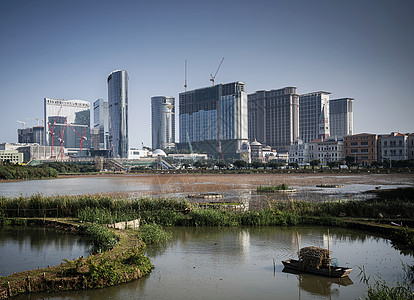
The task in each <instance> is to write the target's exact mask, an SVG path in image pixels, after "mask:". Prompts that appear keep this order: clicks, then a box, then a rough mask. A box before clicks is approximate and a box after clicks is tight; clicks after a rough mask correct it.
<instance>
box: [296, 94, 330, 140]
mask: <svg viewBox="0 0 414 300" xmlns="http://www.w3.org/2000/svg"><path fill="white" fill-rule="evenodd" d="M329 94H330V93H328V92H314V93H309V94H304V95H300V96H299V103H300V105H299V136H300V139H302V140H303V142H304V143H309V142H311V141H313V140H316V139H326V138H327V137H328V136H329Z"/></svg>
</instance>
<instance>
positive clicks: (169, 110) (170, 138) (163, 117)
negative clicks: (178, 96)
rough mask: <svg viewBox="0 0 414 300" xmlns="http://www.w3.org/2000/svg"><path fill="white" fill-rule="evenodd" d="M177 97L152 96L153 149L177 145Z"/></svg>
mask: <svg viewBox="0 0 414 300" xmlns="http://www.w3.org/2000/svg"><path fill="white" fill-rule="evenodd" d="M174 103H175V99H174V97H164V96H157V97H152V98H151V131H152V148H153V149H158V148H159V149H171V148H174V147H175V144H174V143H175V105H174Z"/></svg>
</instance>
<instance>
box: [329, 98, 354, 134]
mask: <svg viewBox="0 0 414 300" xmlns="http://www.w3.org/2000/svg"><path fill="white" fill-rule="evenodd" d="M353 103H354V99H352V98H341V99H333V100H329V126H330V128H329V130H330V135H331V137H344V136H347V135H352V134H354V118H353V117H354V113H353Z"/></svg>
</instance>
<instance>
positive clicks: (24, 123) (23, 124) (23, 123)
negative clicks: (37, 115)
mask: <svg viewBox="0 0 414 300" xmlns="http://www.w3.org/2000/svg"><path fill="white" fill-rule="evenodd" d="M17 122H18V123H20V124H22V126H23V128H25V126H26V122H23V121H19V120H17Z"/></svg>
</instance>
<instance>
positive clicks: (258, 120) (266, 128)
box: [248, 87, 299, 151]
mask: <svg viewBox="0 0 414 300" xmlns="http://www.w3.org/2000/svg"><path fill="white" fill-rule="evenodd" d="M248 107H249V109H248V111H249V122H248V124H249V140H250V141H254V140H259V141H261V142H262V143H264V144H266V145H269V146H271V147H272V148H274V149H276V150H277V151H288V150H289V148H290V146H291V145H292V144H293V143H294V141H295V140H296V139H297V138H298V137H299V95H298V94H297V93H296V87H285V88H282V89H277V90H270V91H257V92H256V93H254V94H250V95H248Z"/></svg>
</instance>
